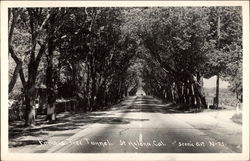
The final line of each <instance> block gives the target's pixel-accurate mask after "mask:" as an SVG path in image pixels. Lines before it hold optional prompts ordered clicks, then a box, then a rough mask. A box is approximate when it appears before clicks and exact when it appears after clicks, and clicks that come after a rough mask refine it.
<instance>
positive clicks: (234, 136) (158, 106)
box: [48, 96, 242, 153]
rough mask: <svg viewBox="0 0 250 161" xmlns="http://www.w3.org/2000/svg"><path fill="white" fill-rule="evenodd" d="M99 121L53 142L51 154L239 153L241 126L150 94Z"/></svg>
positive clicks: (122, 106) (128, 103)
mask: <svg viewBox="0 0 250 161" xmlns="http://www.w3.org/2000/svg"><path fill="white" fill-rule="evenodd" d="M97 113H98V112H97ZM97 117H98V115H97ZM99 117H101V119H100V121H98V122H96V123H93V124H89V125H88V126H83V127H82V129H81V130H80V132H78V133H76V134H75V135H73V136H71V137H70V138H68V139H66V140H63V141H60V142H58V143H54V144H55V146H54V147H52V148H51V149H50V150H49V151H48V152H56V153H235V152H241V145H242V144H241V126H240V125H236V124H234V123H230V122H226V121H223V120H219V119H218V118H215V117H213V116H212V115H209V113H183V112H182V113H180V112H178V111H176V110H175V109H174V108H173V106H172V105H171V104H164V103H162V102H161V101H160V100H157V99H155V98H153V97H150V96H137V97H130V98H129V99H128V100H126V101H124V102H122V103H121V104H119V105H117V106H114V107H113V108H112V109H111V110H109V111H107V112H106V113H105V115H101V116H99Z"/></svg>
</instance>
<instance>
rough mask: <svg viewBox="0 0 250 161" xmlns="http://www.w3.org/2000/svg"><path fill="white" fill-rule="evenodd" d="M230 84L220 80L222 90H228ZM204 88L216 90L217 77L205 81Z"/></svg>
mask: <svg viewBox="0 0 250 161" xmlns="http://www.w3.org/2000/svg"><path fill="white" fill-rule="evenodd" d="M228 86H229V83H228V82H227V81H223V80H221V79H220V84H219V87H220V88H228ZM204 87H205V88H214V87H216V76H213V77H211V78H209V79H204Z"/></svg>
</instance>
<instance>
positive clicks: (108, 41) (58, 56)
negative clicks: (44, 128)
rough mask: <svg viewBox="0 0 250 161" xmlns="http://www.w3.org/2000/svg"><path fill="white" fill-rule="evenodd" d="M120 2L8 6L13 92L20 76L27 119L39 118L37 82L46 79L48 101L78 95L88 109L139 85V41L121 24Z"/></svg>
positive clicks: (51, 103) (122, 95)
mask: <svg viewBox="0 0 250 161" xmlns="http://www.w3.org/2000/svg"><path fill="white" fill-rule="evenodd" d="M123 23H124V20H123V16H122V10H121V9H120V8H12V9H9V53H10V56H11V57H12V58H13V59H14V61H15V64H16V65H15V69H14V71H13V73H10V74H11V75H10V83H9V93H11V92H12V90H13V88H14V86H15V84H16V81H17V79H18V77H20V79H21V82H22V86H23V93H24V97H25V111H26V112H25V114H26V119H25V120H26V125H31V124H34V121H35V120H34V110H35V109H34V104H35V99H36V88H37V87H39V86H40V85H45V86H46V89H47V94H48V107H47V108H53V106H54V105H55V101H56V98H57V97H64V98H69V97H70V98H72V97H74V98H76V99H77V100H78V102H79V106H80V107H82V108H84V109H83V110H85V111H87V110H88V111H92V110H97V109H100V108H101V107H103V106H105V105H107V104H109V103H114V102H116V101H117V100H119V99H121V98H123V97H124V96H126V95H127V94H128V89H129V88H131V87H132V88H134V87H135V86H137V85H138V83H137V82H138V78H137V77H135V75H136V73H135V72H134V71H133V70H131V69H130V68H129V67H130V65H131V64H132V63H133V59H134V55H135V54H134V53H135V51H136V46H137V44H136V42H135V41H134V40H133V39H131V38H130V37H129V35H126V33H125V32H123V30H122V27H121V26H122V24H123Z"/></svg>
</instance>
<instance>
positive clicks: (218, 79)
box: [214, 73, 220, 109]
mask: <svg viewBox="0 0 250 161" xmlns="http://www.w3.org/2000/svg"><path fill="white" fill-rule="evenodd" d="M219 85H220V76H219V73H218V74H217V79H216V94H215V102H214V105H215V108H216V109H218V108H219Z"/></svg>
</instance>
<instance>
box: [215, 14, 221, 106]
mask: <svg viewBox="0 0 250 161" xmlns="http://www.w3.org/2000/svg"><path fill="white" fill-rule="evenodd" d="M220 21H221V20H220V11H219V12H218V24H217V36H218V42H217V43H218V46H217V47H218V50H219V52H220V25H221V24H220V23H221V22H220ZM216 77H217V80H216V96H215V100H214V103H215V108H216V109H218V107H219V84H220V73H219V71H218V73H217V75H216Z"/></svg>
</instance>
